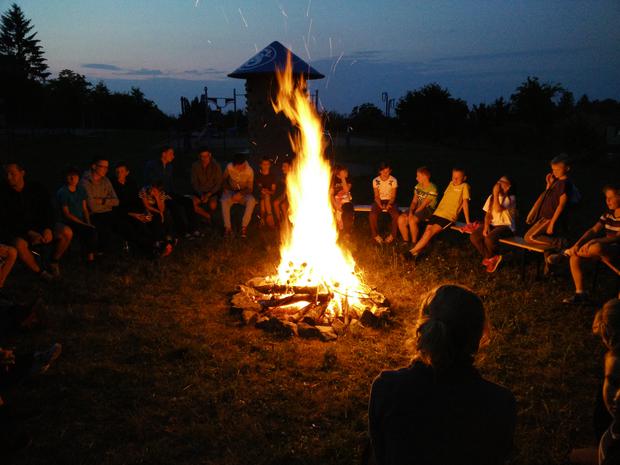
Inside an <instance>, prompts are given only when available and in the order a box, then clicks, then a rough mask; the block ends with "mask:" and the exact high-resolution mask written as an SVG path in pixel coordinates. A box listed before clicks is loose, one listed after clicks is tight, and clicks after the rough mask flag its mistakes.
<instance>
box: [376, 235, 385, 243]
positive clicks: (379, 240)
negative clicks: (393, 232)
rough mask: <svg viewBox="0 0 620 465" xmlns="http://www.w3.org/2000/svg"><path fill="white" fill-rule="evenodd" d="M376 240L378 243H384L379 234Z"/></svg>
mask: <svg viewBox="0 0 620 465" xmlns="http://www.w3.org/2000/svg"><path fill="white" fill-rule="evenodd" d="M375 242H376V243H377V244H383V238H382V237H381V236H379V235H377V236H375Z"/></svg>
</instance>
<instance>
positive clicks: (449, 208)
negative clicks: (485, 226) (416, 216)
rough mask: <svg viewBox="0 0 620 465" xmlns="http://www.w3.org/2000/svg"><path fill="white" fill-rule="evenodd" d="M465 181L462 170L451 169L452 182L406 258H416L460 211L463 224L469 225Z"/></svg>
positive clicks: (468, 196) (455, 218)
mask: <svg viewBox="0 0 620 465" xmlns="http://www.w3.org/2000/svg"><path fill="white" fill-rule="evenodd" d="M466 180H467V176H465V170H463V169H462V168H453V169H452V181H450V184H448V187H446V190H445V192H444V193H443V197H442V198H441V202H439V205H438V206H437V209H436V210H435V213H434V214H433V215H432V216H431V217H430V218H429V220H428V226H426V229H425V230H424V234H422V237H421V238H420V240H419V241H418V242H417V243H416V245H415V246H414V247H413V248H412V249H411V250H410V251H409V252H408V255H407V257H408V258H416V257H417V256H418V255H419V254H420V252H421V251H422V250H424V249H425V248H426V246H427V245H428V244H429V243H430V241H431V239H432V238H433V236H435V235H436V234H437V233H439V232H440V231H441V230H442V229H445V228H447V227H448V226H449V225H450V224H452V223H454V222H455V221H456V220H457V218H458V216H459V213H460V212H461V210H463V214H464V215H465V222H466V223H467V224H469V223H470V221H469V200H470V199H471V196H470V192H469V190H470V189H469V184H467V183H466V182H465V181H466Z"/></svg>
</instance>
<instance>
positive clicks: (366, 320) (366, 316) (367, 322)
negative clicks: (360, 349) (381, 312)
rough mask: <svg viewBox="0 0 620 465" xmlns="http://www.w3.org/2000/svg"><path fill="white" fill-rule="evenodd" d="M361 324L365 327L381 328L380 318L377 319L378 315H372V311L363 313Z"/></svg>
mask: <svg viewBox="0 0 620 465" xmlns="http://www.w3.org/2000/svg"><path fill="white" fill-rule="evenodd" d="M360 322H361V323H362V324H363V325H364V326H370V327H372V328H378V327H379V318H377V315H375V314H374V313H372V312H371V311H370V310H364V313H362V317H361V318H360Z"/></svg>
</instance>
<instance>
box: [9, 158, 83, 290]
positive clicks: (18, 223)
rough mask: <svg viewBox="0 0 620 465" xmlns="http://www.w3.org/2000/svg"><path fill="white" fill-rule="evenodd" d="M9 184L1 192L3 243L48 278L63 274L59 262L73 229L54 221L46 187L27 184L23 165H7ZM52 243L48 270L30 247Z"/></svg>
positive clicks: (34, 270) (35, 270)
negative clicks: (38, 260)
mask: <svg viewBox="0 0 620 465" xmlns="http://www.w3.org/2000/svg"><path fill="white" fill-rule="evenodd" d="M4 173H5V176H6V180H7V186H6V187H5V188H4V189H2V192H1V193H0V212H1V213H0V216H1V218H0V223H1V224H2V227H3V230H4V235H5V237H4V238H0V239H1V240H2V241H3V242H4V243H7V244H10V245H12V246H13V247H15V249H17V255H18V257H19V258H20V260H22V261H23V262H24V264H25V265H26V266H27V267H28V268H29V269H31V270H32V271H33V272H35V273H37V274H38V275H39V276H40V277H41V278H43V279H44V280H46V281H49V280H51V279H53V278H54V277H58V276H59V275H60V267H59V261H60V259H61V257H62V256H63V255H64V253H65V252H66V251H67V248H68V247H69V244H70V243H71V239H72V238H73V231H71V228H69V227H68V226H66V225H64V224H62V223H55V221H54V208H53V206H52V203H51V201H50V196H49V195H48V194H47V192H46V191H45V189H44V188H43V186H41V185H40V184H37V183H30V182H28V183H26V180H25V174H26V171H25V170H24V168H23V167H22V166H21V165H20V164H19V163H17V162H9V163H7V164H6V165H4ZM48 244H49V245H51V246H52V254H51V257H50V261H49V263H48V264H47V265H46V267H47V269H45V268H42V267H41V265H39V263H37V260H36V259H35V257H34V255H33V253H32V250H31V248H32V247H37V246H45V245H48Z"/></svg>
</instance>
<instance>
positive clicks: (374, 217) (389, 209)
mask: <svg viewBox="0 0 620 465" xmlns="http://www.w3.org/2000/svg"><path fill="white" fill-rule="evenodd" d="M397 188H398V181H397V180H396V178H395V177H394V176H392V167H391V166H390V165H389V164H388V163H386V162H383V163H381V166H380V167H379V176H377V177H376V178H375V179H373V180H372V189H373V192H374V201H373V203H372V208H371V209H370V215H369V217H368V219H369V222H370V231H371V233H372V238H373V239H374V241H375V242H377V243H378V244H383V243H384V242H385V243H386V244H389V243H391V242H393V241H394V238H396V234H397V232H398V216H399V211H398V206H397V205H396V190H397ZM382 212H383V213H388V214H389V215H390V216H391V217H392V225H391V228H390V234H388V235H387V236H386V237H385V239H384V238H383V237H381V236H380V235H379V230H378V222H379V214H380V213H382Z"/></svg>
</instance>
